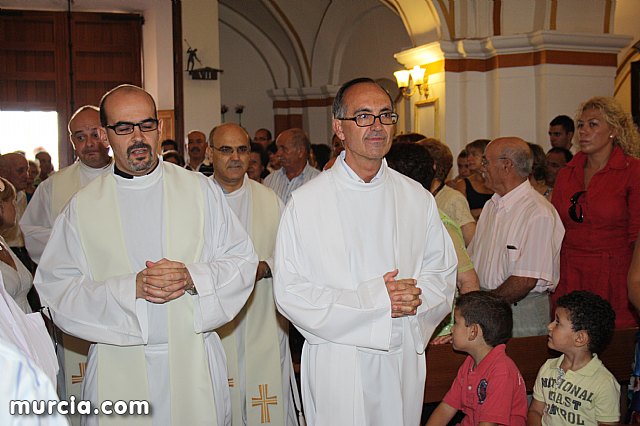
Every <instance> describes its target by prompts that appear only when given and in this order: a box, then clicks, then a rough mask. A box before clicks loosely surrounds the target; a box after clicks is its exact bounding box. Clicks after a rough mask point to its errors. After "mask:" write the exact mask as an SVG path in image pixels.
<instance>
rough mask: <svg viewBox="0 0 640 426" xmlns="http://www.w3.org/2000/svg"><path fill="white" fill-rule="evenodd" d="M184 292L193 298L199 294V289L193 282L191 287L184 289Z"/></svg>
mask: <svg viewBox="0 0 640 426" xmlns="http://www.w3.org/2000/svg"><path fill="white" fill-rule="evenodd" d="M184 291H185V292H186V293H189V294H190V295H192V296H195V295H196V294H198V289H197V288H196V285H195V284H194V283H193V281H191V282H190V283H189V285H188V286H187V287H185V288H184Z"/></svg>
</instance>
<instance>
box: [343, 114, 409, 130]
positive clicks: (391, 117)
mask: <svg viewBox="0 0 640 426" xmlns="http://www.w3.org/2000/svg"><path fill="white" fill-rule="evenodd" d="M376 118H377V119H379V120H380V124H384V125H385V126H389V125H391V124H396V123H397V122H398V114H396V113H395V112H381V113H380V114H378V115H375V114H369V113H362V114H357V115H356V116H355V117H345V118H338V120H342V121H355V122H356V126H358V127H369V126H373V123H375V122H376Z"/></svg>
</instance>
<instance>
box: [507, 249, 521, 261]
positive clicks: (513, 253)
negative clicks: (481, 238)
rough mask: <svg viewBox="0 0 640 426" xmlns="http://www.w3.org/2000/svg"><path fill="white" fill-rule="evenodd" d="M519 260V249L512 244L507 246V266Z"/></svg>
mask: <svg viewBox="0 0 640 426" xmlns="http://www.w3.org/2000/svg"><path fill="white" fill-rule="evenodd" d="M519 259H520V249H518V247H517V246H515V245H513V244H508V245H507V261H508V262H509V264H513V263H516V262H517V261H518V260H519Z"/></svg>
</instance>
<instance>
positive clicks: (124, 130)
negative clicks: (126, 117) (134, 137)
mask: <svg viewBox="0 0 640 426" xmlns="http://www.w3.org/2000/svg"><path fill="white" fill-rule="evenodd" d="M105 127H106V128H107V129H111V130H113V131H114V132H116V135H130V134H131V133H133V130H134V129H135V128H136V127H138V128H139V129H140V131H141V132H151V131H152V130H156V129H157V128H158V120H157V119H155V118H147V119H146V120H142V121H141V122H139V123H130V122H128V121H118V122H117V123H116V124H107V125H106V126H105Z"/></svg>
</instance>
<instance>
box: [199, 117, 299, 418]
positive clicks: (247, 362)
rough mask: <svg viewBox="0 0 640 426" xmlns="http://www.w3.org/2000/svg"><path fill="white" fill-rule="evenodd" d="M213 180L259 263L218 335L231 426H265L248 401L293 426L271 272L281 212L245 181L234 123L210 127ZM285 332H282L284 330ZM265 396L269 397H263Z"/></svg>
mask: <svg viewBox="0 0 640 426" xmlns="http://www.w3.org/2000/svg"><path fill="white" fill-rule="evenodd" d="M209 141H210V144H211V147H212V148H213V166H214V169H215V173H214V175H213V178H214V180H215V182H216V183H218V185H220V187H221V188H222V191H223V192H224V194H225V197H226V199H227V201H228V202H229V206H230V207H231V210H233V212H234V213H235V214H236V215H237V216H238V218H239V219H240V222H242V224H243V225H244V227H245V229H247V231H248V232H249V235H250V236H251V239H252V240H253V242H254V244H255V249H256V251H257V252H258V257H259V259H260V263H259V264H258V270H257V271H256V285H255V288H254V290H253V294H252V295H251V297H250V298H249V301H248V302H247V304H246V305H245V307H244V308H242V311H240V314H238V316H237V317H236V318H235V319H234V320H233V321H232V322H230V323H229V324H227V325H225V326H223V327H222V328H221V329H218V334H219V335H220V338H221V339H222V345H223V346H224V349H225V352H226V355H227V369H228V371H229V383H233V386H232V387H231V389H230V390H231V401H232V405H233V416H232V418H233V424H234V425H260V424H263V423H264V421H263V420H264V419H265V415H266V414H265V409H264V407H262V406H261V405H256V404H252V399H256V398H261V397H262V396H263V395H264V397H265V398H267V397H268V398H273V399H272V400H273V401H274V404H273V405H271V406H267V408H266V412H267V413H268V417H270V419H271V423H272V424H276V425H291V426H293V425H297V422H296V416H295V411H294V405H293V403H292V394H291V386H290V380H291V374H293V373H292V371H291V365H292V364H291V353H290V352H289V344H288V343H289V339H288V337H287V333H286V332H285V331H284V330H286V328H287V327H288V323H287V322H286V320H284V321H282V322H283V324H279V319H280V320H283V319H282V317H278V316H277V315H276V306H275V303H274V301H273V289H272V280H271V268H270V266H269V265H273V260H272V256H273V247H274V245H275V241H276V232H277V231H278V224H279V223H280V213H281V211H282V209H283V208H284V206H283V205H282V202H281V201H280V199H279V198H278V196H277V195H276V194H275V193H274V192H273V191H272V190H270V189H269V188H267V187H265V186H264V185H260V184H259V183H257V182H255V181H253V180H251V179H249V178H248V177H247V175H246V172H247V168H248V167H249V154H250V145H249V135H248V134H247V132H246V131H245V130H244V129H243V128H242V127H240V126H238V125H237V124H235V123H227V124H222V125H220V126H217V127H214V128H213V130H211V134H210V136H209ZM283 327H284V328H283ZM267 393H268V395H267Z"/></svg>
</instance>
